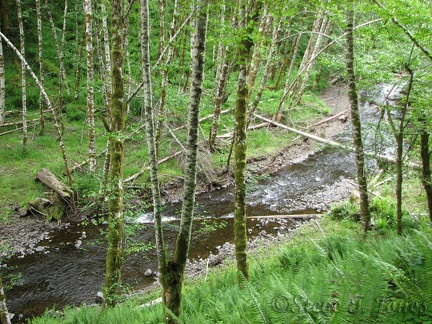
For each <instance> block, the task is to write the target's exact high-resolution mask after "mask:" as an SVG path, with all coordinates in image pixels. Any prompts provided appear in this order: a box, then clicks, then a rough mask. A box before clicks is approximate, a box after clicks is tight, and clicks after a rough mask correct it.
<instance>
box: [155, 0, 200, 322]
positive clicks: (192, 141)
mask: <svg viewBox="0 0 432 324" xmlns="http://www.w3.org/2000/svg"><path fill="white" fill-rule="evenodd" d="M207 7H208V0H200V1H199V3H198V10H197V14H198V18H197V20H196V27H195V33H194V36H193V38H192V44H191V83H190V95H189V116H188V141H187V154H186V171H185V176H184V179H185V180H184V190H183V206H182V211H181V220H180V231H179V234H178V237H177V242H176V248H175V254H174V259H173V260H170V261H168V262H167V264H166V265H165V269H164V270H163V273H164V274H163V279H162V280H163V283H162V286H163V290H164V292H163V300H164V304H165V307H166V309H169V310H170V312H172V313H173V314H174V315H175V316H176V317H178V316H179V315H180V309H181V299H182V285H183V275H184V270H185V266H186V260H187V256H188V253H189V246H190V240H191V230H192V221H193V213H194V204H195V188H196V170H197V153H198V152H197V151H198V128H199V112H200V103H201V97H202V83H203V80H204V60H205V49H206V46H205V45H206V32H207V19H208V16H207V10H208V9H207ZM170 312H168V311H166V310H165V311H164V315H163V320H164V321H165V322H166V323H176V322H177V321H176V320H175V319H174V318H173V317H172V315H171V313H170Z"/></svg>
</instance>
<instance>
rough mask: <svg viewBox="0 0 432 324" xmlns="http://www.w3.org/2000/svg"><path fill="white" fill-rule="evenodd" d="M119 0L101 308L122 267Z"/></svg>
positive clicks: (114, 291) (118, 5)
mask: <svg viewBox="0 0 432 324" xmlns="http://www.w3.org/2000/svg"><path fill="white" fill-rule="evenodd" d="M122 7H123V6H122V0H111V10H112V11H111V15H112V17H111V33H112V35H111V50H112V51H111V60H112V61H111V63H112V64H111V66H112V72H111V75H112V76H111V77H112V96H111V113H112V118H111V136H110V151H111V161H110V171H109V192H108V195H109V197H110V199H109V205H108V251H107V259H106V273H105V283H104V291H105V294H104V295H105V301H104V306H114V305H116V304H117V301H118V296H119V295H120V288H121V287H120V283H121V268H122V260H123V167H124V139H123V137H124V136H123V132H124V125H125V115H126V107H125V100H124V81H123V80H124V78H123V65H124V53H123V48H122V46H123V25H122V20H123V18H122V12H123V10H122Z"/></svg>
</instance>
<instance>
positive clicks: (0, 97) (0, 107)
mask: <svg viewBox="0 0 432 324" xmlns="http://www.w3.org/2000/svg"><path fill="white" fill-rule="evenodd" d="M5 90H6V88H5V68H4V56H3V40H2V39H1V38H0V125H1V124H3V123H4V113H5V105H6V102H5V93H6V91H5Z"/></svg>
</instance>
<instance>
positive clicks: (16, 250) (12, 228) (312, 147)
mask: <svg viewBox="0 0 432 324" xmlns="http://www.w3.org/2000/svg"><path fill="white" fill-rule="evenodd" d="M320 97H321V99H322V100H323V101H324V102H325V103H326V104H327V106H328V107H329V109H330V115H336V114H339V113H341V112H343V111H345V110H346V109H347V108H348V107H349V103H348V97H347V94H346V88H345V86H342V85H341V86H335V87H332V88H330V89H327V90H325V91H324V92H323V93H322V95H321V96H320ZM345 120H346V119H342V120H341V119H333V120H331V121H329V122H326V123H322V124H320V125H318V126H314V127H313V128H310V129H308V132H310V133H312V134H316V135H318V136H321V137H324V138H332V137H334V136H336V135H338V134H341V133H342V132H343V131H344V129H345V128H346V127H345V126H346V124H345V123H344V122H345ZM313 122H316V121H311V125H313ZM270 131H271V130H270ZM278 131H279V130H278ZM283 133H284V131H280V134H281V136H283ZM319 149H320V146H317V145H316V143H314V142H313V141H311V140H304V139H301V138H298V139H297V140H296V141H294V142H293V143H292V144H291V145H289V146H287V147H284V148H282V149H281V150H280V151H278V152H277V153H275V154H270V155H266V156H261V157H256V158H250V159H249V160H248V173H249V174H250V175H253V176H254V175H257V176H261V175H270V176H272V175H275V174H276V173H277V172H278V171H279V170H281V169H282V168H284V167H286V166H288V165H293V164H295V163H299V162H301V161H304V160H306V159H307V158H308V157H309V156H310V155H311V154H313V153H314V152H317V151H318V150H319ZM232 180H233V179H232V177H231V176H230V175H229V174H228V175H227V176H225V177H223V179H221V181H220V182H219V183H217V184H209V183H208V181H206V179H205V178H204V179H201V180H200V181H198V183H197V191H198V192H208V191H213V190H217V189H221V188H226V187H228V186H229V185H231V184H232ZM341 181H342V182H341V183H338V184H335V185H334V186H335V187H334V188H333V186H331V188H323V194H322V195H321V196H319V197H312V196H310V197H308V198H307V201H304V202H301V201H300V202H299V203H298V206H297V208H296V209H300V208H304V207H306V208H308V209H315V210H326V209H328V207H329V206H330V204H331V203H333V202H334V201H338V200H341V199H344V198H345V197H346V196H347V194H346V193H347V191H350V190H351V188H352V185H349V184H348V182H347V181H344V180H343V179H341ZM325 189H328V190H325ZM161 191H162V195H163V200H164V203H165V204H168V203H175V202H178V201H180V199H181V197H182V191H183V180H182V179H177V180H174V181H171V182H168V183H165V184H164V185H163V186H162V188H161ZM335 193H337V194H335ZM309 202H311V203H312V204H311V203H309ZM9 207H10V208H11V210H15V209H17V207H16V206H9ZM9 219H10V220H9V221H8V222H7V223H6V222H5V223H2V224H1V226H0V247H2V248H1V250H0V259H1V258H5V257H8V256H11V255H19V256H20V257H24V255H26V254H31V253H34V251H35V250H36V249H38V248H39V250H41V249H42V248H43V247H39V246H38V243H39V242H40V241H42V240H45V239H48V240H49V237H50V233H52V232H53V231H57V230H61V229H63V228H67V227H69V226H70V223H69V222H65V223H64V222H63V223H62V222H47V221H46V219H45V218H44V217H41V216H35V215H30V216H26V217H19V214H18V213H11V216H10V217H9Z"/></svg>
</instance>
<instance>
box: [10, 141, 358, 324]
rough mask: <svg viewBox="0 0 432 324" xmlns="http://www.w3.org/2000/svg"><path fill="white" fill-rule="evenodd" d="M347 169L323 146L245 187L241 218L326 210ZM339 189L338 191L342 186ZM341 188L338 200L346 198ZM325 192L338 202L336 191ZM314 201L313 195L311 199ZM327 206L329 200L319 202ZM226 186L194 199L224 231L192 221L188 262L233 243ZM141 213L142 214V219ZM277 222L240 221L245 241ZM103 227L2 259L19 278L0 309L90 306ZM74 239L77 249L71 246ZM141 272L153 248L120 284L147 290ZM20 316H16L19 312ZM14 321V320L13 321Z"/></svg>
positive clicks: (339, 154)
mask: <svg viewBox="0 0 432 324" xmlns="http://www.w3.org/2000/svg"><path fill="white" fill-rule="evenodd" d="M354 171H355V166H354V163H353V157H352V155H351V154H347V153H346V152H343V151H340V150H332V149H327V150H324V151H321V152H319V153H316V154H314V155H312V156H310V157H309V158H308V159H307V160H306V161H304V162H302V163H299V164H294V165H291V166H288V167H286V168H285V169H283V170H281V171H280V172H278V173H277V174H276V175H274V176H272V177H269V178H267V179H263V180H261V181H259V182H258V183H257V184H256V185H254V186H253V187H252V188H250V189H249V194H248V200H249V201H250V204H249V205H248V207H247V210H248V215H250V216H256V215H263V216H264V215H276V214H287V213H290V214H293V213H298V214H301V213H311V212H313V213H316V212H317V211H321V210H322V209H325V208H326V207H328V206H325V205H324V204H323V201H324V200H323V199H322V196H320V195H322V194H323V193H324V192H327V191H328V190H326V189H329V188H330V186H332V185H334V184H335V183H339V184H340V183H342V182H343V180H345V179H346V178H351V177H352V176H353V174H354ZM345 189H346V188H345ZM347 192H349V191H347V190H341V191H340V195H346V193H347ZM328 194H330V195H331V196H332V197H333V198H334V200H338V199H339V198H343V197H337V193H335V192H332V193H328ZM314 197H315V198H314ZM326 203H327V204H328V203H329V202H328V201H326ZM180 208H181V205H180V204H173V205H171V206H167V207H166V209H165V211H164V215H165V216H167V218H173V217H175V216H176V215H177V214H178V211H179V209H180ZM232 212H233V188H231V187H228V188H225V189H222V190H218V191H214V192H211V193H205V194H201V195H198V196H197V208H196V213H197V215H203V216H206V217H211V218H212V219H213V220H214V221H216V222H225V223H226V227H224V228H221V229H218V230H216V231H214V232H211V233H206V234H204V235H200V236H198V237H195V236H196V233H197V232H196V230H198V229H199V228H200V223H197V224H195V228H194V229H195V231H194V233H195V234H194V235H193V237H195V238H194V239H193V243H192V247H191V250H190V256H189V257H190V259H198V258H206V257H207V256H208V255H209V253H213V254H215V253H217V247H218V246H222V245H223V244H224V243H225V242H233V234H232V233H233V219H232V218H231V216H232ZM148 217H149V215H148V214H143V215H142V217H141V220H142V221H147V220H148ZM175 224H176V223H175V222H173V223H169V224H168V225H167V226H166V229H165V230H166V232H165V233H166V234H165V235H166V240H167V241H168V242H170V243H171V244H173V243H174V241H175V238H176V234H177V231H176V226H175ZM278 226H279V224H277V223H272V222H269V223H268V224H266V226H264V227H262V226H257V220H256V219H248V228H249V229H250V231H249V236H250V237H253V236H256V235H258V233H259V232H261V231H263V230H265V231H266V232H267V233H270V234H271V233H273V234H275V233H276V232H275V230H274V228H275V227H278ZM104 229H105V226H103V225H98V226H96V225H91V224H90V225H87V226H80V225H78V224H74V225H71V226H69V227H68V228H66V229H62V230H59V231H57V232H54V233H51V234H50V237H49V239H47V240H45V241H42V242H40V243H39V244H38V246H39V247H40V250H42V249H43V251H40V252H35V253H34V254H31V255H27V256H25V257H24V258H18V257H13V258H11V259H10V260H8V261H7V265H8V268H9V270H7V271H6V273H5V274H4V276H6V277H7V276H8V275H10V274H11V273H16V274H17V273H20V274H21V279H20V280H18V281H19V282H20V285H16V286H14V287H13V288H12V289H10V290H8V291H7V297H8V308H9V311H10V312H11V313H14V314H22V318H23V319H24V318H28V317H30V316H35V315H40V314H41V313H43V312H44V311H45V309H47V308H52V307H54V306H55V307H56V308H57V309H58V308H62V307H64V306H66V305H79V304H80V303H87V304H92V303H94V302H95V298H96V294H97V292H98V291H100V290H101V286H102V285H103V279H104V271H105V254H106V244H105V241H104V238H103V237H104V236H103V235H101V230H102V231H103V230H104ZM134 239H137V240H140V241H142V242H153V241H154V234H153V227H152V226H151V225H147V226H146V229H145V230H143V231H142V232H141V235H139V236H138V237H136V238H134ZM78 241H80V242H82V244H81V245H80V246H78V245H77V242H78ZM146 269H151V270H153V271H156V270H157V262H156V255H155V251H154V250H150V251H148V252H146V253H145V257H144V256H143V255H142V254H137V255H132V256H130V257H128V258H127V260H126V262H125V265H124V269H123V280H124V283H125V284H127V285H130V286H131V287H133V289H140V288H143V287H145V286H148V285H151V284H153V282H154V278H152V277H145V276H144V272H145V270H146ZM20 316H21V315H20ZM17 319H18V316H15V318H14V320H17Z"/></svg>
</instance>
